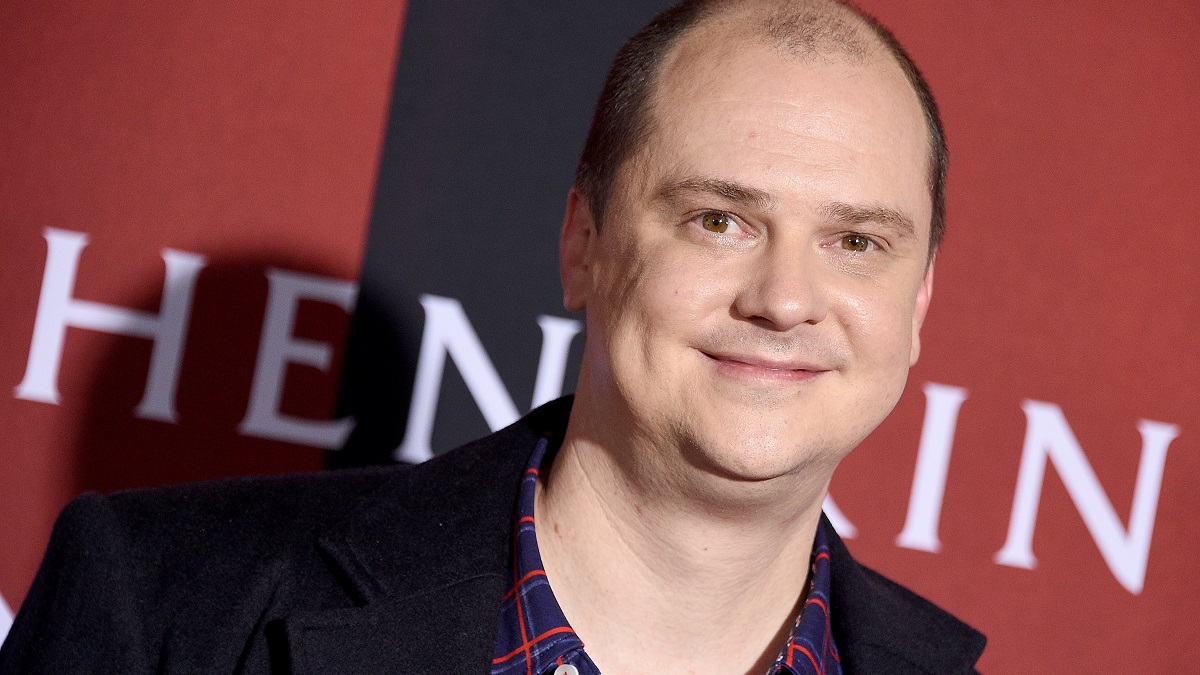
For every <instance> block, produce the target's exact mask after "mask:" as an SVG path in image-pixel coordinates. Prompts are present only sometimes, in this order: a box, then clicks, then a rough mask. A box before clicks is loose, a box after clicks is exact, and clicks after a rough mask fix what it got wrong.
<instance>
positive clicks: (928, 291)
mask: <svg viewBox="0 0 1200 675" xmlns="http://www.w3.org/2000/svg"><path fill="white" fill-rule="evenodd" d="M933 262H934V259H933V258H930V259H929V264H928V265H927V266H926V267H925V279H924V280H922V281H921V287H920V288H919V289H917V303H916V306H915V307H914V308H913V318H912V352H911V353H910V354H909V357H908V365H909V366H910V367H911V366H913V365H916V363H917V357H918V356H920V354H921V324H923V323H925V315H926V314H927V313H928V312H929V301H930V300H932V299H933Z"/></svg>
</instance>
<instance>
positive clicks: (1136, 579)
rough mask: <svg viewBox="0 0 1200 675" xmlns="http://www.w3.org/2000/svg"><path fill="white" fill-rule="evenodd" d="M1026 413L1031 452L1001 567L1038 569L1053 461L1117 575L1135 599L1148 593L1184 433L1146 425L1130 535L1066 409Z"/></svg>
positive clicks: (1027, 407) (1029, 406)
mask: <svg viewBox="0 0 1200 675" xmlns="http://www.w3.org/2000/svg"><path fill="white" fill-rule="evenodd" d="M1021 408H1022V409H1023V410H1024V411H1025V418H1026V420H1027V426H1026V429H1025V448H1024V450H1022V454H1021V467H1020V470H1019V473H1018V477H1017V491H1016V495H1015V496H1014V498H1013V510H1012V518H1011V519H1010V521H1009V526H1008V539H1007V540H1006V541H1005V542H1004V547H1003V548H1002V549H1000V551H999V552H998V553H997V554H996V558H995V560H996V562H997V563H999V564H1001V565H1009V566H1012V567H1023V568H1026V569H1033V568H1034V567H1035V566H1036V565H1037V558H1035V557H1034V555H1033V527H1034V522H1035V521H1036V520H1037V512H1038V503H1039V501H1040V500H1041V494H1042V480H1043V478H1044V477H1045V474H1046V460H1047V458H1049V460H1050V461H1051V462H1053V463H1054V468H1055V469H1056V470H1057V471H1058V475H1059V476H1060V477H1061V478H1062V481H1063V485H1065V486H1066V488H1067V493H1068V494H1069V495H1070V496H1071V500H1072V501H1073V502H1075V508H1077V509H1078V510H1079V514H1080V516H1082V517H1083V522H1084V524H1085V525H1087V528H1088V531H1089V532H1090V533H1091V535H1092V538H1093V539H1094V540H1095V541H1096V546H1097V547H1098V548H1099V549H1100V554H1101V555H1102V556H1103V557H1104V562H1105V563H1107V564H1108V567H1109V569H1110V570H1112V573H1113V576H1114V577H1116V579H1117V581H1118V582H1119V583H1120V584H1121V585H1122V586H1124V587H1125V589H1126V590H1128V591H1129V592H1130V593H1133V594H1134V595H1137V594H1138V593H1141V591H1142V587H1143V585H1144V584H1145V580H1146V562H1147V559H1148V558H1149V555H1150V535H1151V533H1152V532H1153V530H1154V518H1155V513H1156V511H1157V510H1158V493H1159V488H1160V487H1161V486H1162V477H1163V469H1164V467H1165V465H1166V459H1167V447H1168V446H1169V445H1170V444H1171V441H1173V440H1175V438H1176V437H1178V436H1179V427H1177V426H1175V425H1173V424H1165V423H1163V422H1152V421H1150V420H1141V421H1139V422H1138V432H1139V433H1141V436H1142V457H1141V461H1140V462H1139V464H1138V473H1137V479H1136V483H1135V484H1134V492H1133V507H1132V508H1131V509H1130V514H1129V528H1128V529H1126V528H1124V527H1122V525H1121V520H1120V518H1119V517H1118V516H1117V512H1116V510H1115V509H1114V508H1113V505H1112V502H1111V501H1109V499H1108V496H1107V495H1106V494H1105V492H1104V488H1103V487H1102V486H1101V485H1100V481H1099V479H1097V478H1096V473H1095V471H1093V470H1092V466H1091V464H1089V463H1088V461H1087V457H1085V456H1084V454H1083V449H1082V448H1081V447H1080V445H1079V441H1078V440H1077V439H1076V438H1075V434H1074V433H1073V432H1072V431H1071V427H1070V426H1069V425H1068V424H1067V420H1066V418H1065V417H1064V416H1063V412H1062V408H1059V407H1058V406H1057V405H1055V404H1053V403H1044V402H1041V401H1028V400H1027V401H1025V402H1024V403H1022V404H1021Z"/></svg>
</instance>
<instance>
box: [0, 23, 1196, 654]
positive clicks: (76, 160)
mask: <svg viewBox="0 0 1200 675" xmlns="http://www.w3.org/2000/svg"><path fill="white" fill-rule="evenodd" d="M118 5H119V6H118ZM863 5H864V6H865V7H867V8H868V9H869V10H870V11H872V12H874V13H876V14H877V15H878V16H879V17H880V18H881V19H882V20H883V21H884V23H885V24H887V25H888V26H890V27H891V28H892V29H893V30H894V31H895V32H896V34H897V35H898V36H899V37H900V39H901V40H902V41H903V42H904V43H905V44H906V45H907V46H908V47H909V48H910V51H911V52H912V53H913V55H914V57H915V59H916V61H917V62H918V64H920V65H921V66H922V68H923V70H924V71H925V73H926V75H927V77H928V79H929V80H930V82H931V83H932V85H933V87H934V90H935V93H937V95H938V99H939V102H940V104H941V108H942V112H943V117H944V119H945V123H946V127H947V131H948V135H949V138H950V145H951V151H952V163H951V180H950V191H949V222H950V234H949V237H948V239H947V242H946V245H945V247H944V249H943V252H942V254H941V255H940V256H939V258H938V261H937V283H936V290H935V296H934V304H933V308H932V310H931V314H930V318H929V320H928V322H927V324H926V330H925V334H924V341H925V344H924V352H923V357H922V361H921V363H919V364H918V366H917V367H916V369H915V370H914V371H913V373H912V376H911V378H910V386H909V391H908V392H907V394H906V396H905V398H904V399H903V400H902V402H901V403H900V406H899V407H898V409H897V412H896V414H894V415H893V416H892V417H891V418H890V419H889V420H888V421H887V422H885V424H884V426H883V427H882V428H881V429H880V431H879V432H878V433H876V434H875V435H874V436H873V437H872V438H871V439H870V440H869V441H868V442H867V443H866V444H865V445H864V446H863V447H862V448H860V449H859V450H858V451H856V452H855V453H854V454H852V455H851V456H850V458H849V459H848V460H847V461H846V463H845V464H844V466H843V467H842V469H841V470H839V473H838V475H837V477H836V479H835V482H834V486H833V495H834V497H835V499H836V500H837V504H838V506H839V507H840V510H841V512H842V513H843V514H844V515H845V517H846V519H847V520H848V521H849V522H850V523H852V524H853V526H854V527H855V529H856V530H857V535H856V537H855V538H854V539H853V540H852V543H851V546H852V548H853V549H854V550H855V552H856V553H857V554H858V555H860V556H861V557H863V558H864V559H865V560H867V561H868V562H869V563H871V564H873V565H875V566H877V567H879V568H881V569H882V570H883V571H885V572H887V573H889V574H891V575H893V576H895V577H898V578H899V579H901V580H903V581H904V582H905V583H908V584H910V585H911V586H913V587H914V588H916V589H917V590H919V591H921V592H922V593H924V594H926V595H928V596H930V597H931V598H932V599H934V600H935V601H937V602H939V603H940V604H943V605H945V606H947V607H948V608H950V609H952V610H953V611H955V612H956V613H957V614H959V615H960V616H962V617H964V618H965V619H967V620H968V621H970V622H972V623H973V624H975V625H976V626H978V627H980V628H982V629H983V630H984V631H985V632H987V633H988V634H989V636H990V637H991V642H990V645H989V647H988V651H987V652H986V653H985V656H984V660H983V662H982V666H983V668H984V669H985V670H987V671H989V672H1029V671H1031V670H1036V671H1043V672H1058V671H1063V672H1094V671H1103V672H1109V671H1116V670H1122V671H1129V672H1161V671H1171V670H1178V669H1179V668H1178V666H1180V665H1182V664H1189V663H1192V662H1195V661H1196V660H1197V659H1198V658H1200V647H1198V646H1197V645H1198V644H1200V624H1197V622H1196V621H1195V620H1194V618H1193V617H1194V616H1195V614H1196V612H1197V611H1198V610H1200V602H1198V601H1196V600H1195V598H1196V597H1197V596H1200V580H1198V579H1197V575H1195V574H1194V573H1192V570H1193V568H1194V564H1193V563H1192V555H1193V554H1194V552H1195V551H1197V550H1200V528H1196V527H1195V526H1194V525H1193V524H1192V515H1193V512H1192V510H1191V509H1192V508H1195V506H1194V501H1195V497H1194V496H1193V494H1192V493H1191V492H1190V491H1189V490H1188V488H1187V485H1188V484H1189V483H1190V482H1191V480H1194V479H1196V478H1198V477H1200V459H1197V452H1196V451H1197V440H1196V439H1197V433H1196V429H1194V428H1193V427H1192V425H1191V413H1192V411H1193V409H1194V406H1195V401H1196V400H1197V398H1198V396H1197V395H1198V394H1200V385H1198V384H1197V383H1198V382H1200V358H1198V357H1197V356H1196V353H1195V350H1194V348H1193V347H1192V344H1193V342H1192V340H1190V339H1189V338H1190V336H1191V335H1190V334H1191V332H1192V331H1193V330H1194V329H1195V328H1196V327H1197V324H1200V318H1198V317H1200V306H1198V304H1200V300H1198V299H1197V298H1198V297H1200V264H1198V263H1197V262H1196V260H1195V259H1194V258H1195V256H1194V252H1195V251H1197V250H1200V229H1198V228H1196V227H1195V226H1194V225H1193V224H1192V223H1191V219H1192V218H1191V216H1192V214H1195V213H1197V212H1200V203H1198V202H1200V197H1198V196H1197V195H1198V191H1197V189H1196V187H1195V186H1196V185H1198V184H1200V169H1198V168H1197V162H1196V160H1195V158H1196V157H1198V156H1200V128H1198V126H1200V123H1198V122H1197V118H1196V115H1195V105H1196V102H1197V101H1200V59H1198V58H1197V57H1196V54H1195V38H1194V36H1195V35H1197V34H1200V9H1198V8H1197V5H1196V4H1195V3H1192V2H1189V1H1187V0H1175V1H1173V2H1167V1H1164V2H1159V3H1151V4H1145V3H1137V4H1129V3H1122V2H1116V1H1115V0H1108V1H1105V2H1097V1H1095V0H1088V1H1086V2H1085V1H1083V0H1075V1H1072V2H1062V3H1033V2H1016V1H1015V0H1010V1H1007V2H958V3H942V2H936V1H935V0H921V1H911V0H910V1H907V2H904V3H899V2H886V1H885V0H870V1H864V2H863ZM403 10H404V3H403V0H378V1H368V2H358V3H352V4H337V3H318V2H310V1H308V0H301V1H299V2H294V3H289V4H288V5H287V6H286V8H284V7H282V6H279V7H277V6H276V4H275V3H267V2H264V1H263V0H248V1H243V2H237V3H234V2H198V1H193V0H183V1H180V2H174V3H165V4H164V3H151V2H133V3H130V2H126V3H84V4H82V5H81V4H80V3H66V2H61V1H57V0H38V1H37V2H25V3H6V4H4V5H3V6H0V26H3V28H2V29H0V33H2V35H3V39H2V40H0V91H3V92H4V103H3V105H2V106H0V167H3V169H2V170H0V226H2V227H3V228H4V232H5V234H6V237H5V243H6V246H4V247H3V248H2V249H0V288H3V291H4V292H3V293H2V294H0V336H2V339H3V344H4V345H5V349H4V350H3V352H2V353H0V382H2V383H7V384H6V385H5V386H8V387H10V389H9V390H7V391H9V392H11V393H10V394H9V395H6V396H3V397H0V438H3V443H0V541H3V542H4V543H3V546H2V547H0V596H2V597H3V598H4V599H5V600H6V601H7V603H8V605H9V606H11V607H13V608H14V609H15V607H16V606H17V605H18V604H19V603H20V601H21V599H22V598H23V596H24V593H25V591H26V589H27V587H28V584H29V581H30V579H31V578H32V576H33V573H34V571H35V569H36V566H37V562H38V560H39V559H40V556H41V551H42V548H43V547H44V545H45V541H46V538H47V536H48V533H49V528H50V526H51V524H52V522H53V519H54V516H55V515H56V513H57V511H58V510H59V509H60V508H61V507H62V505H63V504H64V503H65V502H66V501H67V500H68V499H69V498H70V497H71V496H73V495H74V494H77V493H78V492H80V491H82V490H85V489H100V490H104V491H107V490H112V489H116V488H120V487H129V486H135V485H148V484H160V483H170V482H179V481H182V480H191V479H199V478H207V477H212V476H217V475H227V474H234V473H258V472H274V471H298V470H311V469H316V468H318V467H319V466H320V465H321V463H322V458H323V453H324V451H323V450H322V449H320V448H318V447H313V445H312V443H311V442H310V443H308V444H306V443H296V442H288V441H285V440H280V438H283V437H287V434H285V433H282V432H279V433H276V432H270V431H266V432H264V431H263V427H262V426H261V425H260V426H258V427H255V428H257V429H258V431H254V429H253V428H252V429H250V432H248V433H239V426H241V428H242V429H243V430H245V429H246V428H247V427H246V426H245V425H244V422H243V420H244V419H245V418H246V417H247V410H248V409H249V407H250V406H251V401H252V399H253V398H254V397H253V396H252V389H253V388H254V386H255V379H256V377H258V378H263V377H265V375H262V374H259V375H257V376H256V373H265V372H267V371H269V370H271V364H272V363H275V364H276V365H279V363H281V361H279V359H276V361H274V362H272V361H271V360H270V359H267V360H265V361H264V360H263V358H262V354H263V353H268V354H270V353H276V352H271V349H272V348H271V347H270V346H269V345H267V344H266V343H265V342H264V341H262V340H261V339H260V338H261V334H262V333H263V330H264V321H265V319H266V318H267V317H268V316H269V315H272V314H271V312H270V311H269V309H268V307H269V306H272V304H271V303H273V302H275V301H276V300H279V299H280V298H281V297H282V295H281V294H280V289H281V288H282V285H273V284H272V282H269V281H268V272H270V271H272V270H282V271H284V272H285V273H286V272H303V273H307V274H311V275H314V276H312V277H306V278H307V279H309V280H310V281H312V282H313V283H314V284H316V287H318V288H322V289H325V290H328V291H330V292H333V291H337V292H338V293H342V296H341V297H343V299H344V296H345V292H348V291H350V290H352V283H348V282H352V280H354V279H355V278H356V277H357V274H358V266H359V263H360V260H361V254H362V241H363V237H364V232H365V228H366V223H367V219H368V210H369V208H370V203H371V195H372V189H373V186H374V181H375V174H376V166H377V162H378V156H379V153H380V150H381V144H382V136H383V128H384V124H385V121H386V116H387V105H388V100H389V95H390V88H391V83H392V72H393V67H394V62H395V58H396V50H397V46H398V35H399V31H398V27H399V25H400V22H401V19H402V14H403ZM47 228H54V230H56V231H60V232H62V231H65V232H76V233H82V234H86V235H87V237H88V240H87V243H86V247H85V248H83V250H82V253H81V254H80V257H79V260H78V266H77V272H76V276H75V283H74V286H73V288H72V289H71V294H72V297H73V298H75V299H77V300H82V301H91V302H95V303H102V304H104V305H109V306H111V307H118V308H125V309H129V310H138V311H141V312H143V313H147V315H154V314H156V313H159V311H160V307H163V306H165V305H164V302H163V299H162V295H163V288H164V283H165V273H164V249H169V250H173V251H178V252H184V253H190V254H196V255H201V256H204V259H203V264H202V266H200V264H201V263H200V261H199V260H198V259H196V258H186V256H185V257H184V259H187V260H191V261H192V263H193V268H195V267H196V266H200V267H199V271H198V272H197V273H196V274H195V275H194V276H193V277H192V296H191V300H190V301H186V302H185V301H184V300H186V298H184V300H180V298H181V297H182V296H180V295H178V294H176V295H173V296H172V298H173V300H172V301H171V302H175V303H176V304H177V305H179V303H181V302H182V305H179V306H184V307H187V308H188V312H187V313H186V316H187V322H186V331H185V338H186V339H185V341H184V343H183V348H182V351H181V357H180V359H179V360H178V365H179V372H178V376H177V378H175V380H174V381H175V382H176V386H175V392H174V395H173V397H171V398H172V402H173V404H174V408H175V410H176V411H177V417H176V421H174V422H168V421H163V420H162V419H161V418H162V415H161V414H159V415H158V416H157V418H156V417H155V415H154V414H149V415H146V414H143V415H142V416H141V417H139V416H138V413H137V412H136V411H137V410H138V409H139V402H141V401H142V399H143V396H144V394H145V390H146V387H147V381H148V372H149V370H150V368H151V362H152V359H153V355H152V344H154V343H152V341H151V340H149V339H145V338H138V337H128V336H121V335H112V334H109V333H103V332H97V331H94V330H85V329H81V328H69V329H68V330H67V331H66V338H65V342H64V346H63V347H62V350H61V366H60V368H59V371H58V374H57V378H56V379H55V382H56V384H57V390H58V392H59V397H58V402H57V403H50V402H46V401H45V400H40V399H39V396H38V395H37V387H33V386H27V387H22V385H24V384H28V383H29V376H28V371H29V366H30V363H29V357H30V353H31V349H32V347H33V345H34V342H35V340H34V337H33V336H34V326H35V322H36V320H37V317H38V312H39V299H40V298H42V297H43V296H44V294H45V293H46V292H47V291H46V289H45V288H44V285H43V281H44V272H45V270H46V266H47V261H48V251H49V248H50V243H49V242H50V240H51V239H54V238H55V237H58V239H59V240H60V241H67V240H69V239H71V236H72V235H69V234H55V233H54V232H50V234H49V237H50V238H49V239H48V238H47V232H48V230H47ZM74 241H77V242H78V239H77V238H76V239H74ZM167 255H168V257H170V256H171V255H176V256H177V254H167ZM277 276H278V275H277ZM285 276H287V275H286V274H285ZM186 277H187V275H186V274H182V276H181V278H186ZM287 278H289V279H291V278H293V277H290V276H288V277H287ZM185 280H186V279H185ZM177 281H178V279H177ZM183 285H184V286H186V284H183ZM181 287H182V286H180V285H178V284H177V286H176V287H175V288H176V289H177V290H178V288H181ZM335 294H336V293H335ZM317 295H318V296H319V295H320V294H319V293H318V294H317ZM285 300H286V298H285ZM166 304H170V303H166ZM293 304H294V307H295V325H294V326H291V327H290V330H285V331H284V332H285V334H286V335H289V336H294V338H291V339H292V341H293V343H296V342H298V341H300V340H309V341H312V342H311V343H307V344H309V346H310V347H311V346H313V345H317V346H318V347H319V345H326V347H325V349H326V351H327V352H328V353H327V355H328V357H329V359H328V363H327V364H324V367H319V366H318V365H312V363H313V362H314V361H313V359H309V362H308V363H307V364H306V363H305V362H304V361H305V358H306V357H298V358H295V359H292V360H294V361H296V363H293V364H292V365H290V366H289V365H287V364H286V363H283V366H281V368H282V370H278V369H277V372H281V373H282V376H283V377H282V379H279V380H276V381H275V382H274V385H273V389H272V387H267V389H269V390H271V391H273V392H274V393H275V394H276V395H278V396H279V397H280V401H279V402H278V404H277V405H275V404H274V403H271V402H270V401H268V403H271V405H274V406H275V408H277V409H278V411H279V412H278V416H286V417H290V418H293V419H299V420H304V419H309V420H322V419H327V418H328V414H329V410H330V409H331V408H332V403H333V400H334V397H335V393H336V388H337V382H338V366H339V364H340V362H341V357H342V354H341V350H342V347H343V344H344V340H345V333H346V328H347V326H348V320H347V315H346V311H345V310H344V309H343V308H342V306H340V304H344V303H340V304H339V302H337V301H333V300H330V299H329V297H310V298H308V299H303V300H300V301H299V302H296V303H293ZM279 306H280V307H286V306H289V305H288V303H287V302H282V304H280V305H279ZM124 316H126V318H128V317H129V316H130V315H129V314H128V313H126V314H125V315H124ZM135 323H136V322H135ZM126 324H127V325H126V328H125V329H124V330H126V331H128V330H129V328H128V326H129V325H132V324H130V323H129V322H126ZM160 327H161V326H160ZM284 328H289V326H284ZM270 332H271V331H268V333H270ZM159 342H161V343H166V342H168V340H167V339H166V338H160V340H159ZM264 350H265V351H264ZM318 351H320V349H319V348H318ZM168 361H169V359H168ZM284 361H286V359H284ZM315 361H316V362H319V361H321V359H320V358H316V359H315ZM35 379H36V378H35ZM43 379H44V378H43ZM166 379H168V380H169V379H171V378H170V377H167V378H166ZM268 379H269V378H268ZM939 385H941V386H939ZM31 392H32V393H31ZM43 393H44V392H43ZM45 398H46V396H44V395H43V396H41V399H45ZM267 398H270V397H269V396H268V397H267ZM143 412H145V411H143ZM160 412H161V411H160ZM253 426H254V425H251V427H253ZM272 434H273V435H272ZM263 436H272V437H271V438H263ZM314 438H315V436H314ZM1164 453H1165V454H1164ZM1156 460H1159V461H1158V462H1157V463H1156ZM1039 461H1044V466H1043V465H1039ZM918 467H920V468H921V471H918ZM1043 468H1044V471H1043V470H1041V469H1043ZM1043 476H1044V480H1043V479H1042V477H1043ZM943 481H944V482H943ZM914 493H915V494H916V497H915V498H914ZM1018 497H1019V498H1018ZM1014 513H1016V514H1017V517H1015V518H1014ZM1031 527H1032V530H1030V528H1031ZM902 533H904V535H905V536H904V537H903V538H900V537H901V534H902ZM898 538H900V539H898ZM931 549H932V550H931ZM1002 551H1003V554H1002ZM1030 553H1031V554H1032V555H1033V556H1034V557H1035V558H1036V563H1035V562H1034V561H1033V559H1032V558H1031V557H1030V556H1029V555H1028V554H1030ZM998 561H999V562H998ZM1143 562H1144V567H1142V563H1143ZM1031 567H1032V569H1031ZM0 619H3V616H2V615H0ZM0 623H2V622H0ZM1173 666H1174V668H1173Z"/></svg>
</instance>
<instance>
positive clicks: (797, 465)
mask: <svg viewBox="0 0 1200 675" xmlns="http://www.w3.org/2000/svg"><path fill="white" fill-rule="evenodd" d="M723 431H724V430H723ZM779 431H780V430H779V429H770V430H768V429H753V428H746V427H742V428H740V429H738V430H737V433H733V434H730V433H728V431H725V432H723V433H710V434H704V435H703V437H697V436H692V438H691V439H689V442H687V443H686V444H683V445H682V447H683V448H684V452H685V453H687V454H688V455H690V456H689V457H688V461H689V462H690V463H691V464H693V465H694V466H696V467H697V468H699V469H701V470H703V471H705V472H707V473H709V474H712V475H714V476H716V477H718V478H723V479H726V480H731V481H738V482H764V481H771V480H774V479H777V478H787V477H789V476H790V477H795V478H798V479H804V478H805V477H810V478H813V477H816V478H820V480H826V479H827V478H828V476H829V475H830V474H832V472H833V469H834V467H836V466H837V463H838V462H839V461H841V459H842V457H844V456H845V455H846V454H847V453H848V452H849V449H846V450H845V451H840V450H834V449H833V447H836V446H833V445H831V444H830V443H828V439H821V438H819V437H813V436H812V435H810V434H804V433H802V432H799V431H795V432H793V433H782V434H781V433H779Z"/></svg>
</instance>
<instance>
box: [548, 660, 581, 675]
mask: <svg viewBox="0 0 1200 675" xmlns="http://www.w3.org/2000/svg"><path fill="white" fill-rule="evenodd" d="M554 675H579V669H578V668H576V667H575V666H572V665H571V664H569V663H567V664H563V665H561V666H559V667H557V668H555V669H554Z"/></svg>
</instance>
